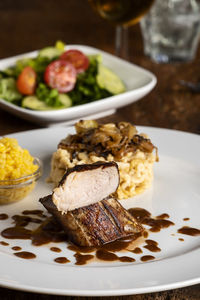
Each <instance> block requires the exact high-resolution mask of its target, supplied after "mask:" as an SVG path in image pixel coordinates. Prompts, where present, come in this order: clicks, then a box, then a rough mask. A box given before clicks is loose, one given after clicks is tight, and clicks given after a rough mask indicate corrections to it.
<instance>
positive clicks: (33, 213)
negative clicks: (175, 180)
mask: <svg viewBox="0 0 200 300" xmlns="http://www.w3.org/2000/svg"><path fill="white" fill-rule="evenodd" d="M129 213H131V215H132V216H133V217H135V219H136V220H137V221H138V222H140V223H142V224H143V225H148V226H150V229H148V230H146V229H145V230H144V231H143V233H142V234H138V235H134V236H131V237H130V238H129V239H121V240H118V241H115V242H111V243H108V244H105V245H103V246H101V247H97V248H95V247H79V246H76V245H74V244H71V243H69V244H68V246H67V248H68V249H69V250H71V251H74V257H75V260H76V262H75V264H76V265H85V264H87V263H88V261H91V260H92V259H94V258H97V259H98V260H100V261H102V260H103V261H120V262H134V261H135V259H134V258H133V257H129V256H119V255H117V254H116V252H121V253H122V252H123V251H124V252H125V251H126V252H127V251H128V252H131V253H134V254H141V253H142V252H143V251H142V249H141V248H139V247H138V246H139V245H140V244H144V239H146V240H145V244H144V246H143V247H144V248H146V249H148V250H149V251H152V252H159V251H161V250H160V248H159V247H158V243H157V242H156V241H153V240H150V239H147V237H148V234H149V231H152V232H158V231H160V230H161V229H163V228H167V227H169V226H172V225H174V223H173V222H172V221H170V220H166V219H169V215H168V214H166V213H164V214H161V215H159V216H157V217H152V215H151V213H150V212H148V211H147V210H145V209H143V208H131V209H129ZM188 219H189V218H188ZM12 220H13V223H14V225H13V227H9V228H6V229H4V230H3V231H2V232H1V235H2V236H3V237H4V238H7V239H29V240H31V242H32V244H33V245H34V246H41V245H44V244H48V243H50V242H63V241H67V236H66V233H64V232H63V230H62V228H61V226H60V225H59V224H58V223H57V222H56V220H55V219H54V218H53V217H46V216H45V215H44V213H43V211H42V210H24V211H23V213H22V215H14V216H13V217H12ZM31 224H33V225H34V228H35V229H27V226H28V225H31ZM29 228H30V227H29ZM178 232H179V233H183V234H188V235H192V236H196V235H200V230H199V229H195V228H191V227H187V226H185V227H182V228H180V229H179V230H178ZM179 240H183V239H179ZM0 243H1V244H2V242H0ZM3 243H6V242H3ZM12 249H13V250H14V251H20V250H21V248H20V247H18V246H15V247H12ZM50 250H51V251H53V252H61V249H60V248H58V247H51V248H50ZM14 255H16V256H18V257H21V258H27V259H29V258H35V257H36V255H35V254H33V253H31V252H26V251H21V252H16V253H14ZM154 258H155V257H154V256H151V255H144V256H142V257H141V258H140V260H141V261H143V262H145V261H148V260H152V259H154ZM54 261H55V262H56V263H63V264H64V263H67V262H69V260H68V259H67V258H66V257H57V258H55V260H54Z"/></svg>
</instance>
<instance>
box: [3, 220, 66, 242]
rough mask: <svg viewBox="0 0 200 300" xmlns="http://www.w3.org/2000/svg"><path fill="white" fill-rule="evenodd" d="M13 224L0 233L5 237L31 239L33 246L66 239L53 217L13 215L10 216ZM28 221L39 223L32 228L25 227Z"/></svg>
mask: <svg viewBox="0 0 200 300" xmlns="http://www.w3.org/2000/svg"><path fill="white" fill-rule="evenodd" d="M12 219H13V220H14V223H15V226H13V227H9V228H6V229H4V230H3V231H2V232H1V235H2V236H3V237H4V238H7V239H23V240H29V239H30V240H31V241H32V244H33V245H34V246H40V245H44V244H48V243H50V242H61V241H64V240H66V234H64V233H63V231H62V229H61V227H60V225H59V224H58V223H57V222H56V221H55V220H54V219H53V218H46V219H45V220H41V219H39V218H32V217H29V216H23V215H15V216H13V217H12ZM30 223H36V224H40V226H39V227H37V228H36V229H34V230H30V229H27V228H26V226H27V225H29V224H30Z"/></svg>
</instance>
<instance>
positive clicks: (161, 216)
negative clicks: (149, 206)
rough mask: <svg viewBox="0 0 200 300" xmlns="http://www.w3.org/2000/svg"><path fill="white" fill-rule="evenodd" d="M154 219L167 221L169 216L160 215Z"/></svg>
mask: <svg viewBox="0 0 200 300" xmlns="http://www.w3.org/2000/svg"><path fill="white" fill-rule="evenodd" d="M156 219H161V220H163V219H169V215H168V214H162V215H159V216H157V217H156Z"/></svg>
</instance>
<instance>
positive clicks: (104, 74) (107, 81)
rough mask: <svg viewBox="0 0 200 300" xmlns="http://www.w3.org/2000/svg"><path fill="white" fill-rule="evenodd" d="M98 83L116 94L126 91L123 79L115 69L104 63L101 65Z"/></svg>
mask: <svg viewBox="0 0 200 300" xmlns="http://www.w3.org/2000/svg"><path fill="white" fill-rule="evenodd" d="M97 83H98V84H99V86H100V87H101V88H103V89H105V90H107V91H109V92H110V93H112V94H114V95H116V94H120V93H123V92H124V91H125V85H124V83H123V82H122V80H121V79H120V78H119V77H118V76H117V75H116V74H115V73H114V72H113V71H111V70H110V69H108V68H107V67H105V66H103V65H99V69H98V75H97Z"/></svg>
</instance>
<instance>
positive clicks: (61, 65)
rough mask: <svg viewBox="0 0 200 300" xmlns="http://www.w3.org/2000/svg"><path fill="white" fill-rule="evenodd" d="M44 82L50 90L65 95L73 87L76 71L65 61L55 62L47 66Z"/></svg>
mask: <svg viewBox="0 0 200 300" xmlns="http://www.w3.org/2000/svg"><path fill="white" fill-rule="evenodd" d="M44 80H45V82H46V83H47V84H48V86H50V87H51V88H55V89H57V90H58V91H59V92H61V93H67V92H69V91H71V90H72V89H73V88H74V86H75V83H76V69H75V68H74V66H73V65H72V64H71V63H69V62H67V61H64V60H55V61H53V62H52V63H50V64H49V65H48V66H47V68H46V70H45V73H44Z"/></svg>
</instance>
